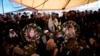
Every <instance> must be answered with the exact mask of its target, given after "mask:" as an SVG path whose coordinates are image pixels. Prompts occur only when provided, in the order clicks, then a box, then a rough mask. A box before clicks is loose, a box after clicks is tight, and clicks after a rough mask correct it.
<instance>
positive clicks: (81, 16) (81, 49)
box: [0, 9, 100, 56]
mask: <svg viewBox="0 0 100 56" xmlns="http://www.w3.org/2000/svg"><path fill="white" fill-rule="evenodd" d="M71 20H72V21H75V22H76V23H77V24H78V25H79V28H80V33H79V36H78V39H77V40H75V41H74V39H69V40H68V42H67V43H66V44H64V43H63V41H64V38H63V36H60V37H58V36H56V35H57V33H59V29H58V26H59V25H63V24H64V23H65V22H66V21H71ZM30 23H36V24H37V25H38V26H40V27H41V28H42V31H43V34H42V36H41V37H40V39H39V40H37V41H36V45H37V49H36V50H35V51H34V52H33V56H36V55H37V56H100V9H98V11H92V10H90V11H87V10H86V11H82V12H80V11H74V10H71V11H68V12H66V11H64V12H63V15H62V16H60V17H59V14H57V13H52V14H51V15H50V14H45V13H44V14H41V13H36V12H34V13H32V14H30V15H27V13H25V12H24V13H23V14H21V13H17V14H14V13H6V15H2V14H0V51H1V52H0V56H25V55H23V53H24V52H23V50H22V49H23V48H24V46H25V45H26V44H28V43H27V42H25V40H23V37H22V35H21V30H22V29H23V28H24V27H25V26H26V25H27V24H30ZM50 32H52V33H53V34H54V35H55V36H54V37H53V38H51V37H50V35H49V33H50ZM76 42H78V44H79V45H78V46H76V47H75V48H74V47H73V46H75V45H74V44H75V43H76ZM65 45H68V46H67V47H65ZM71 47H73V48H72V49H71ZM16 50H17V51H16ZM18 50H19V51H18ZM29 56H30V55H29ZM31 56H32V55H31Z"/></svg>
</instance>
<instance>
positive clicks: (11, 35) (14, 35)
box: [9, 32, 18, 38]
mask: <svg viewBox="0 0 100 56" xmlns="http://www.w3.org/2000/svg"><path fill="white" fill-rule="evenodd" d="M9 37H10V38H13V37H18V35H17V34H16V33H15V32H14V33H13V34H12V33H9Z"/></svg>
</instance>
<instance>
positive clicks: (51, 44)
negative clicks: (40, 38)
mask: <svg viewBox="0 0 100 56" xmlns="http://www.w3.org/2000/svg"><path fill="white" fill-rule="evenodd" d="M54 47H55V42H54V39H49V40H48V41H47V45H46V49H47V50H52V49H53V48H54Z"/></svg>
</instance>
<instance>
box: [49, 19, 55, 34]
mask: <svg viewBox="0 0 100 56" xmlns="http://www.w3.org/2000/svg"><path fill="white" fill-rule="evenodd" d="M48 28H49V30H50V31H52V32H54V31H55V27H54V22H53V20H52V18H50V19H49V20H48Z"/></svg>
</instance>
